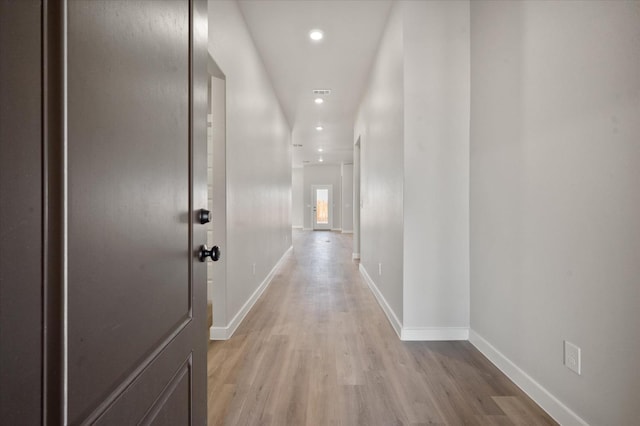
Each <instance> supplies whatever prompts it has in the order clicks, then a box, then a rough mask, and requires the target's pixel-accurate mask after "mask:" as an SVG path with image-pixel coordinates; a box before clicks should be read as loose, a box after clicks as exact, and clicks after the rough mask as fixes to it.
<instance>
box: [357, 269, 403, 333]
mask: <svg viewBox="0 0 640 426" xmlns="http://www.w3.org/2000/svg"><path fill="white" fill-rule="evenodd" d="M360 274H362V277H363V278H364V280H365V282H366V283H367V285H368V286H369V288H370V289H371V292H372V293H373V295H374V296H375V298H376V300H377V301H378V304H379V305H380V307H381V308H382V310H383V311H384V313H385V314H386V315H387V319H388V320H389V323H390V324H391V327H393V329H394V330H395V332H396V334H397V335H398V337H400V336H401V333H402V323H401V322H400V320H398V317H397V316H396V314H395V312H393V309H391V306H389V303H387V300H386V299H385V298H384V296H383V295H382V293H381V292H380V290H378V287H377V286H376V284H375V283H374V282H373V280H372V279H371V277H370V276H369V274H368V273H367V270H366V269H365V267H364V265H363V264H362V263H361V264H360Z"/></svg>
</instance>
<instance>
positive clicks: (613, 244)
mask: <svg viewBox="0 0 640 426" xmlns="http://www.w3.org/2000/svg"><path fill="white" fill-rule="evenodd" d="M471 28H472V32H471V40H472V46H471V52H472V55H471V66H472V71H473V72H472V80H471V99H472V106H471V147H472V150H471V285H472V286H471V289H472V292H471V326H472V328H473V330H474V331H475V332H477V333H478V335H479V336H481V337H482V338H484V339H485V341H486V342H488V343H490V344H491V345H493V346H494V348H495V349H496V350H497V351H498V352H500V353H501V354H502V355H504V356H505V357H506V358H508V359H509V360H510V361H512V362H513V363H515V364H516V365H517V366H518V367H520V368H521V369H522V370H524V372H525V373H526V374H528V375H529V376H530V377H531V378H532V379H533V380H535V381H537V382H538V383H539V384H540V385H542V387H544V388H546V389H547V390H548V391H550V392H551V393H552V394H553V395H555V397H556V398H558V399H559V400H560V401H561V402H562V403H564V404H565V405H566V406H567V407H569V408H570V409H571V410H573V411H574V412H575V413H577V415H578V416H580V417H582V418H583V419H584V420H585V421H586V422H588V423H590V424H592V425H631V424H638V419H639V414H638V403H639V402H640V399H639V395H640V369H639V368H638V365H637V364H638V360H640V337H639V336H640V334H639V331H638V330H640V315H639V314H638V309H640V285H639V277H640V166H639V164H640V3H639V2H637V1H636V2H633V1H631V2H623V1H616V2H604V1H603V2H594V1H585V2H503V1H497V2H484V1H483V2H478V1H474V2H472V3H471ZM565 339H566V340H569V341H571V342H573V343H575V344H577V345H578V346H580V347H581V348H582V375H580V376H578V375H576V374H574V373H573V372H571V371H569V370H568V369H567V368H565V367H564V366H563V365H562V359H563V340H565ZM577 421H578V420H576V418H573V419H571V420H565V423H566V424H572V423H574V422H577Z"/></svg>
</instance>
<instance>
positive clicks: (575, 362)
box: [564, 340, 582, 375]
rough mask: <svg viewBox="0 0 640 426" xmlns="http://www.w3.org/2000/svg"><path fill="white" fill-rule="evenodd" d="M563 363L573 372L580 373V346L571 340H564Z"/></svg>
mask: <svg viewBox="0 0 640 426" xmlns="http://www.w3.org/2000/svg"><path fill="white" fill-rule="evenodd" d="M564 365H566V366H567V368H568V369H569V370H571V371H573V372H574V373H576V374H578V375H580V369H581V367H582V366H581V360H580V348H579V347H578V346H576V345H574V344H573V343H571V342H567V341H566V340H565V341H564Z"/></svg>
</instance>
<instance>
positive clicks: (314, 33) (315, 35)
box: [309, 30, 324, 41]
mask: <svg viewBox="0 0 640 426" xmlns="http://www.w3.org/2000/svg"><path fill="white" fill-rule="evenodd" d="M323 37H324V33H323V32H322V31H321V30H311V31H310V32H309V38H310V39H311V40H313V41H320V40H322V38H323Z"/></svg>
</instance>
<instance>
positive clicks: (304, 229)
mask: <svg viewBox="0 0 640 426" xmlns="http://www.w3.org/2000/svg"><path fill="white" fill-rule="evenodd" d="M302 230H303V231H313V228H302Z"/></svg>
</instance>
